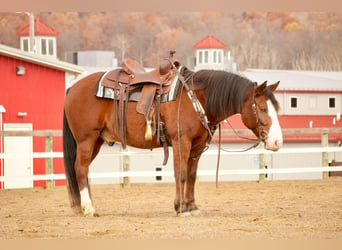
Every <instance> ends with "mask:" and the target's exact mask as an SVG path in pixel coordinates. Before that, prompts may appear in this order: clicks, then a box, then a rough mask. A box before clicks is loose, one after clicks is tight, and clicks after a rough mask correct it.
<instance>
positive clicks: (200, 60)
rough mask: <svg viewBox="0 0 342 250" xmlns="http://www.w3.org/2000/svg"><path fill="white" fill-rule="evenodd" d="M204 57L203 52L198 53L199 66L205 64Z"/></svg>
mask: <svg viewBox="0 0 342 250" xmlns="http://www.w3.org/2000/svg"><path fill="white" fill-rule="evenodd" d="M202 57H203V52H202V51H199V52H198V63H199V64H201V63H203V59H202Z"/></svg>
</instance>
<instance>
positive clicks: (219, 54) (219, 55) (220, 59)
mask: <svg viewBox="0 0 342 250" xmlns="http://www.w3.org/2000/svg"><path fill="white" fill-rule="evenodd" d="M218 63H222V52H218Z"/></svg>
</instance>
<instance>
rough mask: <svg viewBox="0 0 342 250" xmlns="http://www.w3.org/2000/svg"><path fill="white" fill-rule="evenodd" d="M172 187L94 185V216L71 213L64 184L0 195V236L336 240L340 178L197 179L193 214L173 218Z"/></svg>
mask: <svg viewBox="0 0 342 250" xmlns="http://www.w3.org/2000/svg"><path fill="white" fill-rule="evenodd" d="M174 192H175V187H174V184H173V183H170V184H131V187H129V188H122V187H121V186H119V185H93V186H92V195H93V199H94V205H95V208H96V210H97V212H98V213H99V215H100V216H99V217H94V218H89V217H83V216H81V215H78V214H74V213H73V211H72V209H71V208H70V207H69V200H68V195H67V191H66V188H65V187H55V188H53V189H50V190H46V189H43V188H35V189H21V190H0V239H32V238H44V239H51V238H57V239H60V238H62V239H83V238H86V239H91V238H97V239H102V238H106V239H260V238H261V239H303V238H304V239H338V238H342V177H333V178H329V179H326V180H309V181H270V182H266V183H263V184H261V183H256V182H220V183H219V187H218V188H217V189H216V187H215V183H206V182H200V183H198V184H197V189H196V198H197V204H198V206H199V208H200V209H201V215H200V216H198V217H176V216H175V212H174V210H173V199H174Z"/></svg>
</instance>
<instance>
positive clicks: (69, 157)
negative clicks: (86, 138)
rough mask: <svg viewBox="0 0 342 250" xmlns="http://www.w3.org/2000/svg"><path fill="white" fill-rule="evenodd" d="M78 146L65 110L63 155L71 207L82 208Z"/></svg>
mask: <svg viewBox="0 0 342 250" xmlns="http://www.w3.org/2000/svg"><path fill="white" fill-rule="evenodd" d="M76 150H77V145H76V141H75V138H74V136H73V134H72V133H71V130H70V127H69V123H68V120H67V117H66V115H65V110H64V114H63V154H64V170H65V176H66V180H67V187H68V192H69V198H70V203H71V207H75V206H80V204H81V197H80V191H79V188H78V184H77V179H76V172H75V168H74V165H75V160H76Z"/></svg>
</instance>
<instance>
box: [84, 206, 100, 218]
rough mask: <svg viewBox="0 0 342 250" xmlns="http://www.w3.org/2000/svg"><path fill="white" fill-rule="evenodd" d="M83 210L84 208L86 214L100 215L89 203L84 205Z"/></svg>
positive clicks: (91, 215)
mask: <svg viewBox="0 0 342 250" xmlns="http://www.w3.org/2000/svg"><path fill="white" fill-rule="evenodd" d="M82 210H83V215H84V216H90V217H98V214H97V213H95V208H94V207H93V206H92V205H90V204H87V205H86V206H84V207H83V208H82Z"/></svg>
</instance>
